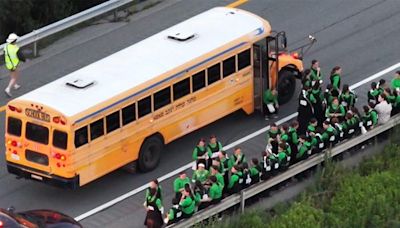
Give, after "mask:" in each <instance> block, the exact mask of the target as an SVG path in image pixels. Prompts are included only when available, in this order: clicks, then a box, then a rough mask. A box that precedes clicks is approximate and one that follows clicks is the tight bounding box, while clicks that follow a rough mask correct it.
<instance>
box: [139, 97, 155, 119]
mask: <svg viewBox="0 0 400 228" xmlns="http://www.w3.org/2000/svg"><path fill="white" fill-rule="evenodd" d="M148 97H150V112H148V113H146V114H145V115H143V116H139V102H140V101H141V100H144V99H146V98H148ZM136 103H137V105H136V112H137V120H140V119H143V118H145V117H146V116H149V115H151V114H152V113H153V112H154V111H153V94H147V95H145V96H142V97H141V98H139V99H137V102H136Z"/></svg>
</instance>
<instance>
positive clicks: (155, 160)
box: [138, 136, 164, 172]
mask: <svg viewBox="0 0 400 228" xmlns="http://www.w3.org/2000/svg"><path fill="white" fill-rule="evenodd" d="M163 148H164V143H163V141H162V139H160V137H157V136H151V137H150V138H147V139H146V140H145V141H144V143H143V144H142V146H141V147H140V153H139V159H138V168H139V170H140V171H141V172H149V171H151V170H153V169H155V168H156V167H157V166H158V164H159V163H160V157H161V151H162V150H163Z"/></svg>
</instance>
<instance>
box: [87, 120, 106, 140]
mask: <svg viewBox="0 0 400 228" xmlns="http://www.w3.org/2000/svg"><path fill="white" fill-rule="evenodd" d="M102 135H104V121H103V119H99V120H97V121H95V122H93V123H91V124H90V140H95V139H97V138H98V137H100V136H102Z"/></svg>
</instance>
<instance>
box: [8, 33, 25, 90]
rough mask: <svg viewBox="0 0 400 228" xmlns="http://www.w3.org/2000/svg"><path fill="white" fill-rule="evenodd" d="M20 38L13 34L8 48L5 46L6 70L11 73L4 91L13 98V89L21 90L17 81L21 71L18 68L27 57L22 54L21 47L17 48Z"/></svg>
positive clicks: (9, 38) (10, 36)
mask: <svg viewBox="0 0 400 228" xmlns="http://www.w3.org/2000/svg"><path fill="white" fill-rule="evenodd" d="M18 38H19V36H17V34H15V33H11V34H10V35H9V36H8V38H7V40H6V42H7V44H6V46H4V58H5V63H6V68H7V69H8V70H9V71H10V76H11V79H10V82H9V83H8V86H7V88H6V89H5V90H4V92H5V93H6V94H7V96H9V97H11V96H12V94H11V89H12V88H13V89H19V88H20V87H21V86H20V85H18V83H17V80H18V77H19V70H18V66H19V63H20V61H22V62H25V57H24V55H23V54H22V52H20V50H19V47H18V46H17V44H16V43H17V40H18Z"/></svg>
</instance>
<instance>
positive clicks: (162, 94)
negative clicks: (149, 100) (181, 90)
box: [154, 87, 171, 111]
mask: <svg viewBox="0 0 400 228" xmlns="http://www.w3.org/2000/svg"><path fill="white" fill-rule="evenodd" d="M168 104H171V87H167V88H165V89H162V90H160V91H158V92H157V93H155V94H154V111H155V110H157V109H159V108H162V107H164V106H165V105H168Z"/></svg>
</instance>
